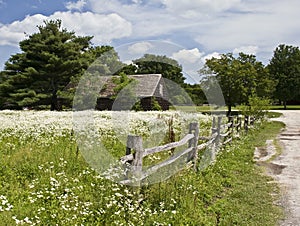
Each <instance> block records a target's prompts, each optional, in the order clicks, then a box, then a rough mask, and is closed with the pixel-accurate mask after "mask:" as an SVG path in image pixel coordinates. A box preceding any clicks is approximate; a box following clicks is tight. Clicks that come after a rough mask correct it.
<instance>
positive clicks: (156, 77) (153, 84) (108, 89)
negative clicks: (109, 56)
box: [96, 74, 170, 111]
mask: <svg viewBox="0 0 300 226" xmlns="http://www.w3.org/2000/svg"><path fill="white" fill-rule="evenodd" d="M113 77H115V76H105V80H106V81H105V85H104V88H103V89H102V90H101V92H100V94H99V97H98V99H97V106H96V109H97V110H112V108H113V104H114V98H113V97H114V96H115V95H116V92H115V88H116V87H117V84H115V83H114V82H113ZM128 78H129V79H134V80H135V81H136V83H134V84H135V85H134V89H133V90H132V92H133V96H135V97H137V98H138V99H140V105H141V107H142V109H143V110H145V111H148V110H153V105H154V101H156V103H158V104H159V105H160V107H161V109H162V110H168V109H169V107H170V103H169V102H168V92H167V89H166V84H165V82H164V79H163V77H162V75H161V74H143V75H128ZM128 98H130V97H128ZM115 109H118V106H114V110H115ZM127 110H130V109H127Z"/></svg>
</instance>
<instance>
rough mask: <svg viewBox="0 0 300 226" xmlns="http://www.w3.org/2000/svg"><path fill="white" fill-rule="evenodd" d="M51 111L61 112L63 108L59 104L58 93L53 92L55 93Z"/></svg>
mask: <svg viewBox="0 0 300 226" xmlns="http://www.w3.org/2000/svg"><path fill="white" fill-rule="evenodd" d="M50 110H51V111H61V106H60V104H59V101H58V98H57V92H56V91H53V93H52V97H51V107H50Z"/></svg>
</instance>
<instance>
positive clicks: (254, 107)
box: [238, 94, 270, 119]
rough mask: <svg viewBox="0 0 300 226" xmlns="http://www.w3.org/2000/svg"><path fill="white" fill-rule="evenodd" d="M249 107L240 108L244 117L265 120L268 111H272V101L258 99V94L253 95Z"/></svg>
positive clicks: (242, 106)
mask: <svg viewBox="0 0 300 226" xmlns="http://www.w3.org/2000/svg"><path fill="white" fill-rule="evenodd" d="M248 102H249V103H248V105H241V106H239V107H238V108H239V110H240V111H241V113H242V114H243V115H249V116H253V117H255V118H256V119H263V118H264V117H265V116H266V114H267V110H269V109H270V107H269V106H270V100H269V99H268V98H262V97H258V96H257V95H256V94H252V95H251V96H250V97H249V100H248Z"/></svg>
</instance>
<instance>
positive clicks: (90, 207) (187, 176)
mask: <svg viewBox="0 0 300 226" xmlns="http://www.w3.org/2000/svg"><path fill="white" fill-rule="evenodd" d="M281 128H282V124H280V123H277V122H266V123H264V124H263V125H261V126H260V127H259V129H254V130H253V131H250V132H249V133H248V135H247V136H245V137H242V138H241V139H240V140H235V141H234V142H232V144H231V145H229V146H227V147H226V148H224V149H223V150H222V152H221V153H220V155H219V156H218V159H217V162H216V164H214V165H212V166H209V167H208V168H206V169H205V170H203V171H201V172H194V171H193V170H192V169H190V168H187V169H185V170H183V171H181V172H180V173H178V174H176V175H175V176H173V177H171V178H170V179H169V180H167V181H165V182H160V183H157V184H153V185H149V186H144V187H142V188H141V189H140V190H139V191H138V190H137V189H133V188H131V187H126V186H123V185H120V184H117V183H114V182H112V181H111V180H108V179H106V178H104V177H103V176H100V175H98V174H97V173H96V172H95V171H93V169H91V168H90V167H89V166H88V164H87V163H86V162H85V160H84V159H83V157H82V156H81V155H80V153H79V154H78V155H77V154H76V142H75V141H74V139H72V137H70V135H69V134H63V136H58V137H55V138H52V140H51V143H50V144H49V143H47V145H39V144H37V143H35V142H34V140H33V139H32V138H28V139H27V140H26V141H22V142H20V141H19V139H18V135H13V136H2V139H1V140H0V225H15V224H24V225H56V224H57V225H80V224H83V225H205V226H206V225H276V223H277V221H278V219H279V218H280V217H281V214H282V212H281V209H280V208H279V207H277V206H275V205H274V201H276V199H277V198H278V197H277V196H274V195H273V194H278V187H276V185H274V184H273V183H269V182H270V181H271V180H272V179H271V178H270V177H268V176H265V175H264V174H263V173H262V172H263V170H262V169H261V168H259V167H258V166H256V165H255V163H254V162H253V152H254V148H255V147H256V146H263V145H264V143H265V141H266V140H267V139H273V138H274V137H275V136H276V134H278V132H279V130H280V129H281ZM108 143H109V142H108ZM123 151H124V150H122V152H123Z"/></svg>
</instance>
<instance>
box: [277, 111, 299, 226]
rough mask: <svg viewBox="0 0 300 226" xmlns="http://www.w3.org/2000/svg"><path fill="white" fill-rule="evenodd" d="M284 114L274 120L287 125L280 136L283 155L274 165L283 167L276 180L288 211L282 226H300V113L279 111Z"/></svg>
mask: <svg viewBox="0 0 300 226" xmlns="http://www.w3.org/2000/svg"><path fill="white" fill-rule="evenodd" d="M277 112H281V113H283V116H281V117H280V118H277V119H274V120H276V121H281V122H283V123H285V124H286V129H285V130H284V131H283V132H282V133H281V134H280V135H279V140H280V143H281V145H282V147H283V150H282V154H281V155H280V156H278V157H277V158H276V159H275V160H274V161H273V162H272V163H273V164H275V165H279V166H282V170H281V172H280V173H279V174H276V175H274V177H275V179H276V180H278V182H279V183H280V184H281V185H282V191H283V198H282V204H283V206H284V207H285V209H286V211H287V212H286V214H287V215H286V219H284V220H283V221H282V222H281V223H280V225H282V226H287V225H289V226H291V225H293V226H294V225H295V226H296V225H297V226H298V225H300V111H292V110H289V111H277Z"/></svg>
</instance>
